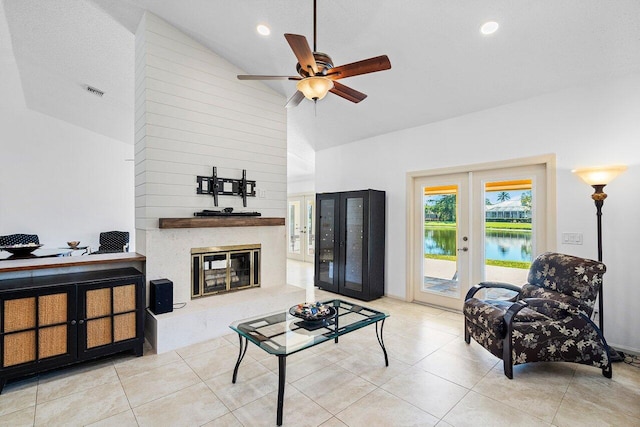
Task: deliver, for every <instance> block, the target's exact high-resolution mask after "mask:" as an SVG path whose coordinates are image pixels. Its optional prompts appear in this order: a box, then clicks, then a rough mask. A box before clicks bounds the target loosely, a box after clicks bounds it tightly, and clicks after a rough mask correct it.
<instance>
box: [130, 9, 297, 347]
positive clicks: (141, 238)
mask: <svg viewBox="0 0 640 427" xmlns="http://www.w3.org/2000/svg"><path fill="white" fill-rule="evenodd" d="M237 74H245V73H244V71H242V70H240V69H238V68H237V67H235V66H233V65H232V64H230V63H228V62H227V61H226V60H224V59H223V58H221V57H220V56H218V55H216V54H215V53H213V52H211V51H210V50H208V49H207V48H206V47H204V46H203V45H201V44H200V43H198V42H196V41H195V40H193V39H191V38H190V37H188V36H186V35H185V34H183V33H182V32H180V31H179V30H177V29H176V28H174V27H173V26H171V25H170V24H169V23H167V22H165V21H163V20H162V19H160V18H158V17H157V16H155V15H153V14H150V13H148V12H147V13H145V16H144V17H143V19H142V21H141V22H140V25H139V27H138V30H137V33H136V79H135V85H136V87H135V89H136V90H135V96H136V100H135V105H136V113H135V120H136V122H135V131H136V134H135V141H136V145H135V186H136V187H135V197H136V248H137V250H138V252H140V253H143V254H145V255H146V257H147V263H146V276H147V280H153V279H158V278H165V277H166V278H168V279H170V280H172V281H173V283H174V292H173V294H174V302H187V303H188V304H189V305H188V307H193V303H192V302H190V296H191V294H190V278H191V273H190V262H191V261H190V248H194V247H203V246H223V245H234V244H247V243H258V244H261V245H262V266H263V268H262V270H261V286H262V287H263V288H265V290H266V288H274V287H276V286H284V285H285V284H286V242H285V237H286V232H285V227H284V226H277V227H238V228H233V229H231V228H197V229H169V230H165V229H159V228H158V218H175V217H192V216H193V213H194V212H196V211H200V210H202V209H212V208H214V204H213V197H211V196H206V195H198V194H196V185H197V182H196V176H197V175H205V176H211V173H212V167H213V166H216V167H217V168H218V176H219V177H223V178H237V179H239V178H242V170H243V169H246V170H247V179H248V180H254V181H256V188H257V190H258V191H257V192H258V193H260V192H264V195H265V196H264V197H255V198H252V197H250V198H248V205H247V207H246V208H244V207H243V206H242V199H241V198H240V197H232V196H220V197H219V207H220V208H222V207H229V206H230V207H233V208H235V209H236V210H248V211H258V212H260V213H261V214H262V216H263V217H284V216H285V214H286V206H287V140H286V136H287V135H286V129H287V123H286V111H285V109H284V107H283V106H284V104H285V102H286V99H285V98H284V97H283V96H280V95H278V94H277V93H275V92H274V91H272V90H271V89H270V88H268V87H267V86H265V85H264V84H262V83H260V82H241V81H239V80H237V78H236V75H237ZM213 298H215V297H213ZM199 304H200V302H199ZM187 311H188V310H187ZM183 317H184V318H185V319H187V317H186V316H183ZM149 320H150V321H149ZM155 320H156V319H155V318H153V319H148V324H153V325H154V328H159V327H160V326H158V325H159V323H156V322H155ZM231 320H233V319H229V321H231ZM170 323H171V332H170V333H167V331H159V330H155V329H154V328H151V329H152V332H153V334H155V335H156V336H155V338H154V337H149V338H150V340H151V341H152V342H154V343H155V344H154V345H156V346H157V348H165V349H166V348H173V347H175V346H176V345H178V344H180V345H184V344H185V343H184V342H182V341H179V337H180V336H183V335H184V334H185V333H186V329H187V325H188V324H189V321H188V320H184V321H181V320H179V319H173V320H172V322H170ZM201 326H202V325H201ZM202 327H203V328H204V329H203V330H202V331H201V333H199V334H197V335H198V336H200V337H204V336H210V335H211V334H212V333H213V332H214V331H211V330H208V329H207V328H208V326H206V325H204V326H202ZM192 332H193V331H192ZM161 336H162V337H166V336H169V338H168V339H169V341H172V340H173V341H174V342H168V343H167V342H159V340H160V338H159V337H161ZM172 336H173V338H171V337H172ZM163 340H164V338H163Z"/></svg>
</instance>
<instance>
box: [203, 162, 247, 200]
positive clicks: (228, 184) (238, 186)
mask: <svg viewBox="0 0 640 427" xmlns="http://www.w3.org/2000/svg"><path fill="white" fill-rule="evenodd" d="M197 181H198V188H196V193H198V194H210V195H212V196H213V203H214V205H215V206H218V196H240V197H242V205H243V206H244V207H245V208H246V207H247V197H256V182H255V181H247V171H246V169H243V170H242V179H231V178H218V170H217V168H216V167H215V166H214V167H213V174H212V175H211V176H201V175H198V176H197Z"/></svg>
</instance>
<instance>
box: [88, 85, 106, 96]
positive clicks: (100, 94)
mask: <svg viewBox="0 0 640 427" xmlns="http://www.w3.org/2000/svg"><path fill="white" fill-rule="evenodd" d="M87 91H89V92H91V93H92V94H94V95H96V96H100V97H101V96H102V95H104V92H103V91H101V90H100V89H96V88H95V87H93V86H88V85H87Z"/></svg>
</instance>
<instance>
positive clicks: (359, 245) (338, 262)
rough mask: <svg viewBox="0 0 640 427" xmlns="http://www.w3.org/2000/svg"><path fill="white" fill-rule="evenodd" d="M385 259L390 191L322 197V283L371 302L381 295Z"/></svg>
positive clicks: (318, 272)
mask: <svg viewBox="0 0 640 427" xmlns="http://www.w3.org/2000/svg"><path fill="white" fill-rule="evenodd" d="M384 259H385V192H384V191H378V190H361V191H346V192H339V193H320V194H317V195H316V255H315V278H314V282H315V285H316V286H318V287H319V288H320V289H324V290H327V291H330V292H335V293H339V294H341V295H345V296H349V297H353V298H358V299H361V300H365V301H370V300H372V299H375V298H379V297H381V296H383V295H384Z"/></svg>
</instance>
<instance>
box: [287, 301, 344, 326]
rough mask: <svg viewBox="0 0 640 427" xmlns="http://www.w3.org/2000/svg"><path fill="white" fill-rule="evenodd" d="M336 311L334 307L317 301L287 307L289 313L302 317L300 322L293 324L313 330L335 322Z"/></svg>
mask: <svg viewBox="0 0 640 427" xmlns="http://www.w3.org/2000/svg"><path fill="white" fill-rule="evenodd" d="M336 313H337V311H336V309H335V308H333V307H331V306H328V305H323V304H320V303H319V302H317V303H315V304H313V303H311V304H298V305H294V306H293V307H291V308H290V309H289V314H290V315H292V316H295V317H298V318H300V319H302V320H301V321H300V322H296V323H295V325H296V326H299V327H301V328H302V329H306V330H307V331H315V330H316V329H320V328H324V327H326V326H330V325H333V324H335V317H336Z"/></svg>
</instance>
